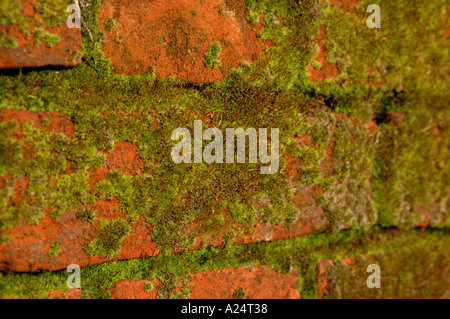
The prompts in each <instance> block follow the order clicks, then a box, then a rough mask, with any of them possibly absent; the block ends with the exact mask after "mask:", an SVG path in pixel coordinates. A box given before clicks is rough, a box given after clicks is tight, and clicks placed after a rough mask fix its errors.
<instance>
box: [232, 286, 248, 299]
mask: <svg viewBox="0 0 450 319" xmlns="http://www.w3.org/2000/svg"><path fill="white" fill-rule="evenodd" d="M244 298H245V288H244V287H237V288H236V289H235V290H234V291H233V299H244Z"/></svg>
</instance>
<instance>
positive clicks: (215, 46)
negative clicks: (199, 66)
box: [203, 42, 222, 69]
mask: <svg viewBox="0 0 450 319" xmlns="http://www.w3.org/2000/svg"><path fill="white" fill-rule="evenodd" d="M221 51H222V47H221V46H220V44H219V43H218V42H212V43H210V44H209V46H208V51H206V53H205V57H204V59H203V65H204V66H205V68H207V69H211V68H213V69H216V68H218V67H220V65H221V64H222V62H221V61H220V60H219V59H218V57H219V54H220V52H221Z"/></svg>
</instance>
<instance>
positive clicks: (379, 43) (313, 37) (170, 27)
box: [0, 0, 450, 299]
mask: <svg viewBox="0 0 450 319" xmlns="http://www.w3.org/2000/svg"><path fill="white" fill-rule="evenodd" d="M372 2H373V3H376V4H379V6H380V8H381V21H382V22H381V23H382V27H381V28H380V29H370V28H368V27H367V24H366V19H367V17H368V16H369V15H370V13H367V12H366V8H367V6H368V5H369V4H371V3H372ZM69 4H71V3H70V1H41V0H33V1H28V0H26V1H25V0H22V1H17V2H11V3H9V4H5V5H4V6H5V8H2V14H1V15H0V18H1V20H0V24H1V25H0V35H1V42H0V82H1V89H0V152H1V153H0V158H1V159H0V193H1V196H0V197H1V201H0V233H1V245H0V296H2V297H3V298H150V299H153V298H200V299H203V298H220V299H222V298H238V299H239V298H252V299H255V298H256V299H258V298H269V299H271V298H283V299H286V298H288V299H298V298H448V297H449V291H450V290H449V289H450V275H449V256H448V252H447V249H446V248H447V247H448V244H449V238H450V237H449V236H448V225H449V218H448V214H447V211H448V196H449V193H450V188H449V187H448V180H449V171H450V170H449V166H448V153H449V141H450V137H449V132H448V124H449V123H448V116H447V115H448V114H447V113H448V106H447V104H446V101H448V92H447V91H448V65H449V64H448V61H447V60H448V57H447V48H446V47H447V45H448V44H447V35H448V30H449V28H448V8H447V7H446V4H445V2H444V1H440V0H433V1H428V2H427V3H420V4H417V5H414V6H412V5H410V4H409V3H407V2H402V1H399V2H397V3H395V4H393V3H391V2H389V1H383V0H377V1H375V0H373V1H363V0H361V1H331V0H330V1H325V0H320V1H318V0H304V1H300V0H289V1H284V2H273V1H251V0H248V1H241V0H235V1H222V0H208V1H197V0H189V1H175V0H174V1H168V2H164V3H163V1H153V2H151V3H140V2H139V3H136V2H134V1H127V0H108V1H101V2H100V1H96V0H91V1H87V0H86V1H79V4H80V12H81V20H80V21H81V22H80V23H81V29H77V28H68V27H67V25H66V19H67V17H68V16H69V15H70V13H68V12H66V10H65V8H66V7H67V6H68V5H69ZM3 12H4V13H3ZM422 25H426V26H427V27H426V28H425V27H422ZM194 120H201V121H202V123H203V129H204V130H205V129H207V128H212V127H217V128H219V129H221V130H223V132H225V128H231V127H233V128H238V127H244V128H249V127H253V128H256V129H258V128H279V129H280V156H279V158H280V164H279V170H278V171H277V172H276V173H275V174H272V175H262V174H260V167H261V166H264V165H262V164H261V163H260V162H258V163H256V164H254V163H249V161H248V154H247V157H246V163H242V164H239V163H234V164H226V163H222V164H221V163H213V164H206V163H201V164H197V163H181V164H175V163H174V162H173V161H172V159H171V155H170V154H171V150H172V147H173V146H174V145H175V144H176V142H175V141H173V140H171V133H172V132H173V130H174V129H176V128H179V127H185V128H187V129H188V130H190V131H191V133H193V127H194ZM205 143H206V142H205ZM70 264H76V265H78V266H79V267H81V270H80V276H81V287H80V288H79V289H78V288H72V289H69V288H68V286H67V284H66V280H67V278H68V277H69V276H70V274H69V273H68V272H66V268H67V267H68V266H69V265H70ZM373 264H375V265H378V266H379V267H380V271H381V277H380V278H381V279H380V280H381V288H369V287H368V285H367V284H366V283H367V278H368V277H369V276H370V275H371V273H370V272H368V271H367V267H368V266H369V265H373ZM30 282H31V283H32V284H30Z"/></svg>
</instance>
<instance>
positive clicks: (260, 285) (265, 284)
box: [110, 266, 300, 299]
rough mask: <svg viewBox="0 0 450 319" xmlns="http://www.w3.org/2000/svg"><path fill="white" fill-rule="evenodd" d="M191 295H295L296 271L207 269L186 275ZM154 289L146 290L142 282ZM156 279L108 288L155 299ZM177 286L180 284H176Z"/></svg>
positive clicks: (122, 294) (117, 295)
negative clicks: (282, 272) (284, 272)
mask: <svg viewBox="0 0 450 319" xmlns="http://www.w3.org/2000/svg"><path fill="white" fill-rule="evenodd" d="M189 277H190V278H189V279H190V280H189V281H188V284H187V286H188V287H189V290H190V292H189V298H190V299H232V298H245V299H298V298H299V297H300V295H299V292H298V289H297V288H296V287H297V274H296V273H292V274H287V275H285V274H281V273H277V272H276V271H274V270H272V269H269V268H267V267H264V266H257V267H252V268H250V269H246V268H242V267H240V268H233V269H219V270H206V271H200V272H196V273H191V274H190V275H189ZM146 283H151V287H152V288H153V289H148V290H147V291H146V289H145V284H146ZM159 283H160V282H159V280H154V281H153V282H150V281H148V280H131V279H123V280H120V281H118V282H115V283H114V284H113V285H112V286H111V288H110V291H111V298H113V299H115V298H117V299H154V298H156V296H157V294H158V291H157V290H158V284H159ZM178 289H179V288H178Z"/></svg>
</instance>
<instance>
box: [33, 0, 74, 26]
mask: <svg viewBox="0 0 450 319" xmlns="http://www.w3.org/2000/svg"><path fill="white" fill-rule="evenodd" d="M72 3H73V2H71V1H69V0H38V1H37V2H36V4H35V5H34V8H35V10H36V12H37V13H38V14H40V15H41V17H42V19H43V20H44V23H45V26H47V27H49V28H53V27H56V26H57V25H59V24H61V23H62V22H65V21H66V19H67V18H68V16H69V14H68V13H67V12H66V9H67V7H68V6H69V5H70V4H72Z"/></svg>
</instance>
